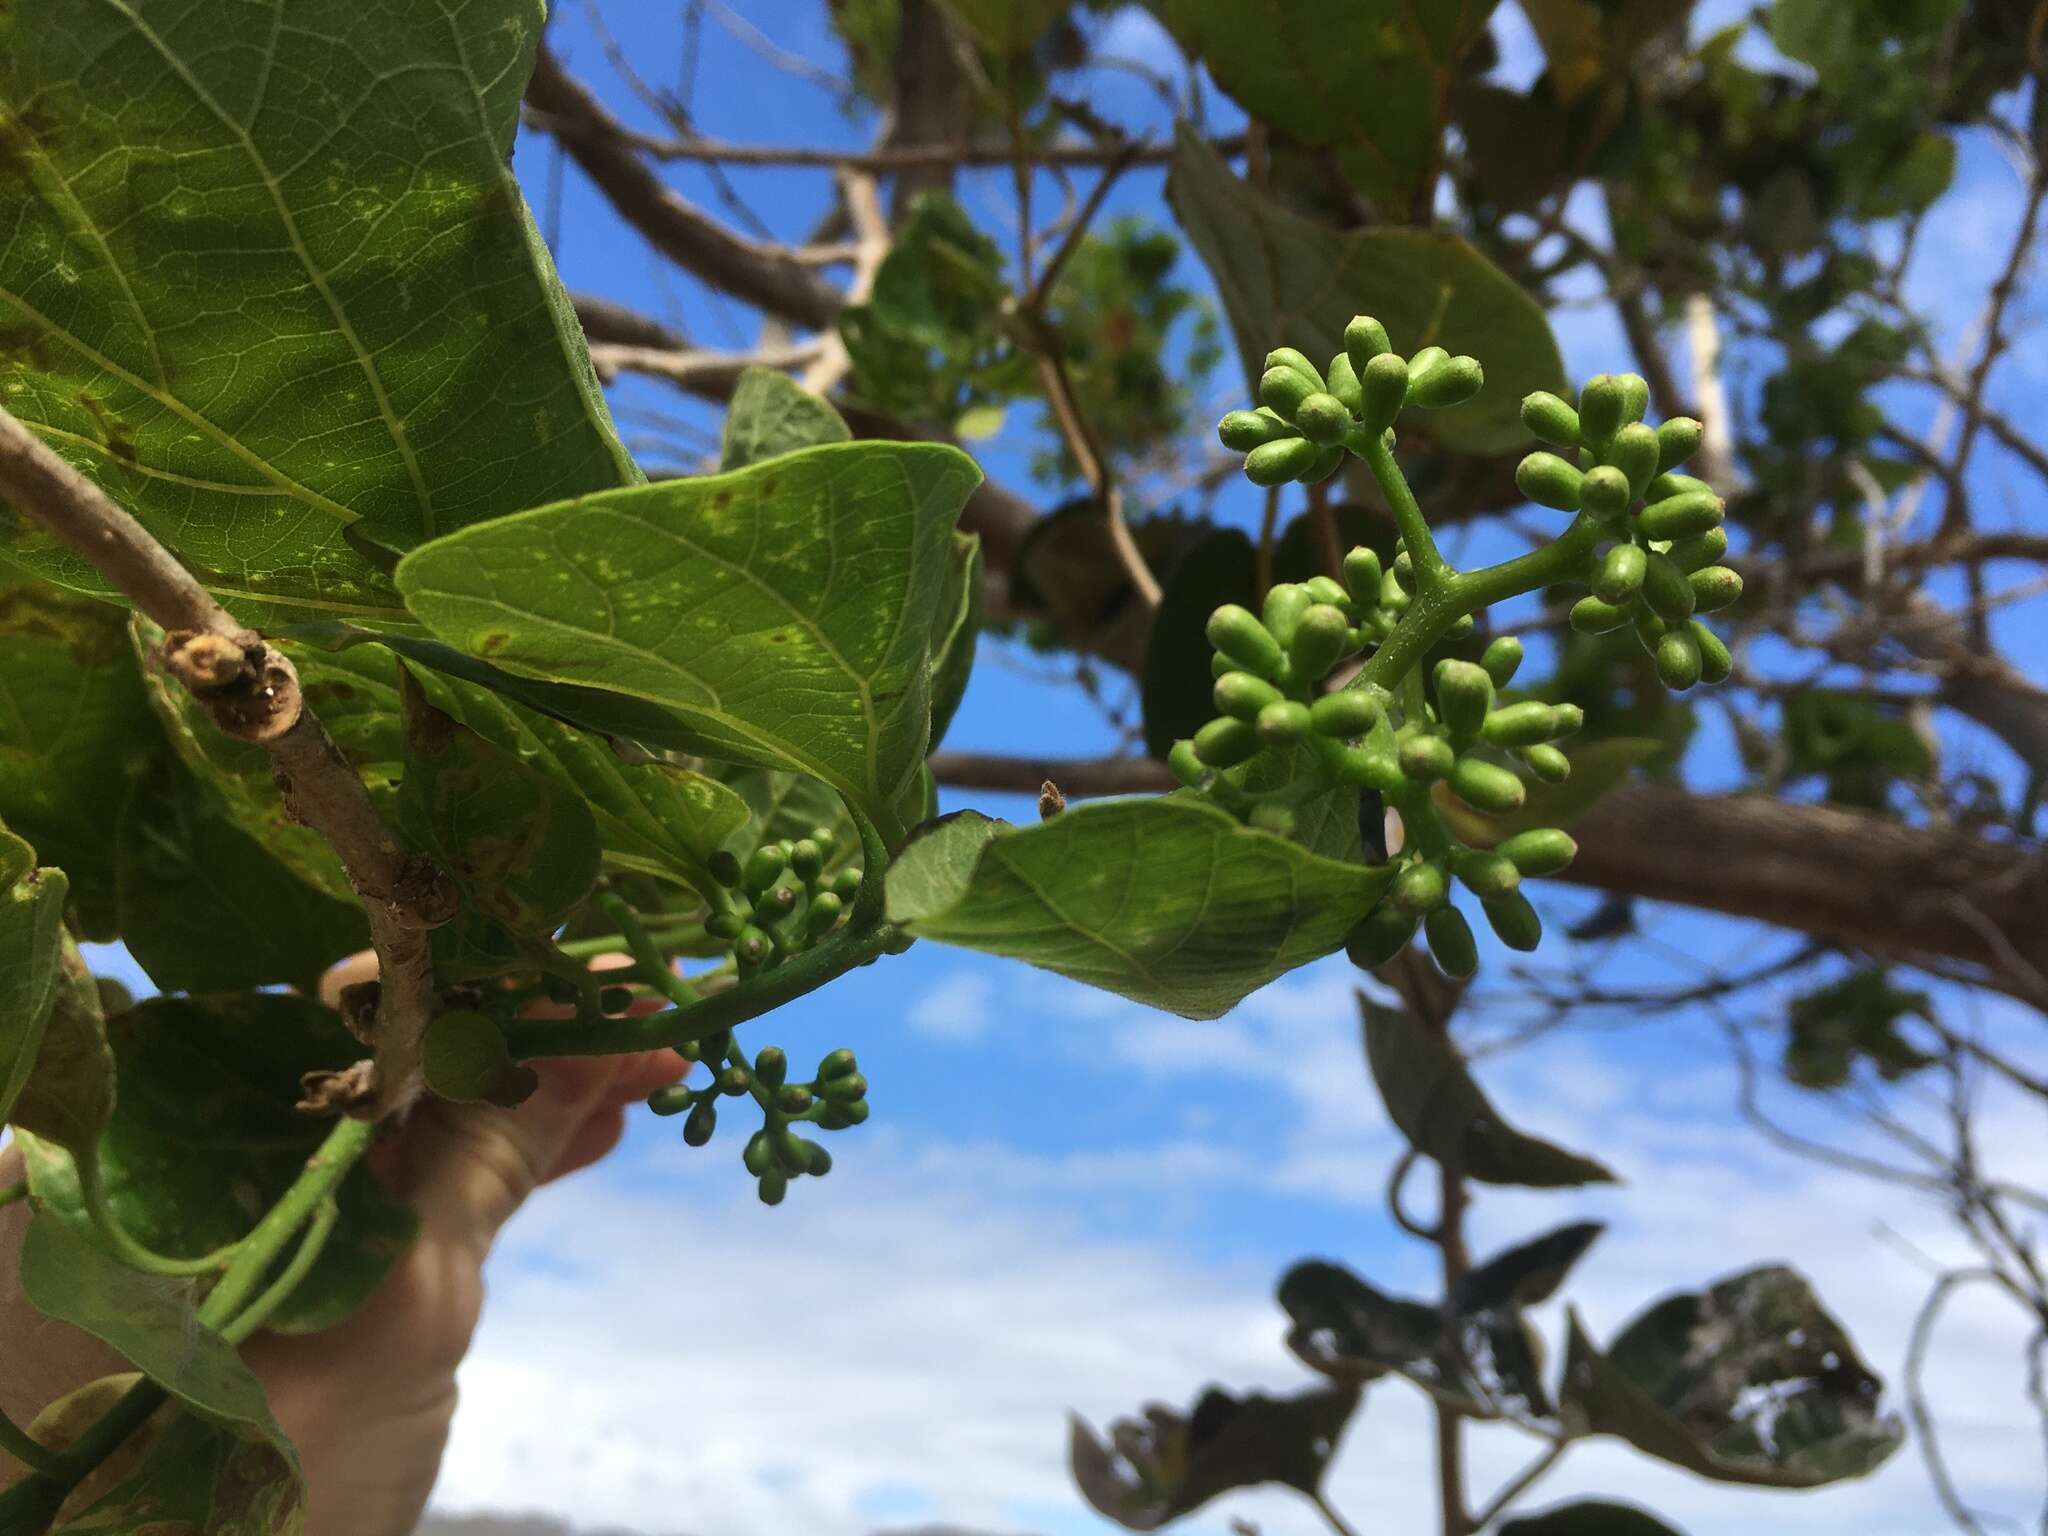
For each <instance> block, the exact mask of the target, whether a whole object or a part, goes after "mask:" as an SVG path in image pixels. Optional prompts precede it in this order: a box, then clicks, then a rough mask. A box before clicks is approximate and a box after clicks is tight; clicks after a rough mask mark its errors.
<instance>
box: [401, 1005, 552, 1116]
mask: <svg viewBox="0 0 2048 1536" xmlns="http://www.w3.org/2000/svg"><path fill="white" fill-rule="evenodd" d="M424 1049H425V1055H426V1059H425V1062H424V1070H425V1072H426V1075H427V1086H428V1087H429V1088H431V1089H433V1090H434V1092H436V1093H438V1094H439V1095H440V1096H441V1097H442V1098H444V1099H453V1100H454V1101H455V1102H456V1103H458V1104H479V1103H482V1104H497V1105H500V1106H502V1107H504V1108H506V1109H510V1108H512V1107H513V1106H514V1105H516V1104H521V1103H524V1102H525V1101H526V1100H527V1099H528V1098H529V1097H531V1096H532V1094H533V1090H534V1089H535V1088H537V1087H539V1086H540V1077H539V1075H538V1074H537V1073H536V1072H535V1071H534V1070H533V1068H531V1067H529V1066H527V1065H525V1064H524V1063H522V1062H518V1061H514V1060H513V1059H512V1051H511V1048H510V1047H509V1046H507V1045H506V1044H505V1032H504V1031H503V1030H502V1029H500V1028H498V1025H497V1022H496V1021H495V1020H494V1019H492V1018H491V1017H490V1016H489V1015H488V1014H482V1013H476V1012H473V1011H471V1010H469V1009H457V1010H454V1011H452V1012H449V1013H443V1014H437V1015H436V1016H435V1018H434V1021H433V1023H431V1024H429V1025H428V1026H427V1036H426V1040H425V1043H424Z"/></svg>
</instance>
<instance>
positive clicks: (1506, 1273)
mask: <svg viewBox="0 0 2048 1536" xmlns="http://www.w3.org/2000/svg"><path fill="white" fill-rule="evenodd" d="M1606 1230H1607V1226H1606V1223H1604V1222H1598V1221H1575V1222H1573V1223H1572V1224H1571V1225H1570V1226H1568V1227H1559V1228H1558V1229H1557V1230H1556V1231H1554V1232H1546V1233H1544V1234H1543V1236H1541V1237H1539V1238H1534V1239H1532V1240H1531V1241H1529V1242H1526V1243H1520V1244H1517V1245H1516V1246H1515V1247H1513V1248H1510V1249H1508V1250H1506V1251H1505V1252H1503V1253H1499V1254H1496V1255H1494V1257H1492V1258H1490V1259H1488V1260H1487V1261H1486V1262H1485V1263H1484V1264H1481V1265H1479V1266H1478V1267H1477V1268H1474V1269H1469V1270H1467V1271H1466V1272H1465V1274H1464V1276H1463V1278H1462V1279H1460V1280H1459V1282H1458V1286H1457V1289H1456V1290H1455V1291H1454V1292H1453V1293H1452V1298H1451V1304H1452V1305H1453V1306H1454V1307H1456V1308H1457V1309H1458V1310H1459V1311H1460V1312H1483V1311H1486V1310H1488V1309H1490V1308H1493V1307H1504V1306H1510V1305H1512V1306H1517V1307H1533V1306H1535V1305H1536V1304H1537V1303H1538V1302H1543V1301H1548V1300H1549V1299H1550V1298H1551V1297H1552V1296H1555V1295H1556V1294H1557V1288H1558V1287H1559V1286H1561V1285H1563V1284H1564V1277H1565V1276H1566V1275H1568V1274H1570V1273H1571V1269H1572V1266H1573V1265H1574V1264H1576V1263H1578V1262H1579V1260H1580V1259H1581V1258H1583V1257H1584V1256H1585V1252H1586V1250H1587V1249H1588V1248H1590V1247H1592V1246H1593V1244H1594V1243H1595V1242H1596V1241H1598V1239H1599V1237H1600V1234H1601V1233H1602V1232H1604V1231H1606Z"/></svg>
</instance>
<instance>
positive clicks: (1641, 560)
mask: <svg viewBox="0 0 2048 1536" xmlns="http://www.w3.org/2000/svg"><path fill="white" fill-rule="evenodd" d="M1649 564H1650V561H1649V557H1648V556H1647V555H1646V554H1645V553H1644V552H1643V549H1642V547H1641V546H1640V545H1636V544H1617V545H1615V546H1614V548H1612V549H1610V550H1609V551H1607V554H1606V555H1605V556H1604V557H1603V558H1602V559H1601V561H1600V569H1599V570H1597V571H1595V572H1594V573H1593V595H1594V596H1595V597H1597V598H1599V599H1600V601H1601V602H1603V603H1608V604H1610V605H1612V606H1613V607H1616V608H1620V607H1622V606H1624V605H1626V604H1627V603H1629V602H1631V601H1633V600H1634V598H1635V595H1636V594H1637V593H1638V592H1640V591H1642V590H1643V572H1644V571H1646V570H1647V569H1649Z"/></svg>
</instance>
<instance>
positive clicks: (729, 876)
mask: <svg viewBox="0 0 2048 1536" xmlns="http://www.w3.org/2000/svg"><path fill="white" fill-rule="evenodd" d="M705 868H706V869H707V870H709V871H710V873H711V878H712V879H714V880H716V881H717V882H718V883H719V884H720V885H722V886H724V887H725V888H726V889H727V890H731V889H733V888H734V887H735V886H737V885H738V884H739V883H740V876H741V875H742V873H743V871H742V870H741V868H740V861H739V858H738V856H737V855H735V854H733V853H730V852H728V851H727V850H726V849H723V848H721V849H719V850H718V851H717V852H716V853H714V854H712V855H711V858H710V860H709V862H708V863H706V865H705Z"/></svg>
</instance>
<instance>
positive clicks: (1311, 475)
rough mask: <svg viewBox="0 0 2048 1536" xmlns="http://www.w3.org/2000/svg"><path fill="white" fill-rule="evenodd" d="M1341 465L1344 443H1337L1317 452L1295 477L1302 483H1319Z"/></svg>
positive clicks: (1342, 464) (1342, 462)
mask: <svg viewBox="0 0 2048 1536" xmlns="http://www.w3.org/2000/svg"><path fill="white" fill-rule="evenodd" d="M1343 467H1344V445H1343V444H1342V443H1338V444H1336V445H1335V446H1334V447H1330V448H1325V449H1324V450H1323V451H1322V452H1321V453H1318V454H1317V455H1316V456H1315V459H1314V461H1313V462H1311V463H1310V465H1309V467H1308V468H1307V469H1304V470H1303V471H1302V472H1301V474H1300V475H1299V476H1297V477H1296V478H1298V479H1299V480H1300V481H1301V483H1302V484H1303V485H1320V484H1321V483H1322V482H1323V481H1325V480H1327V479H1329V478H1330V476H1332V475H1334V474H1335V473H1337V471H1338V470H1340V469H1342V468H1343Z"/></svg>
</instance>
